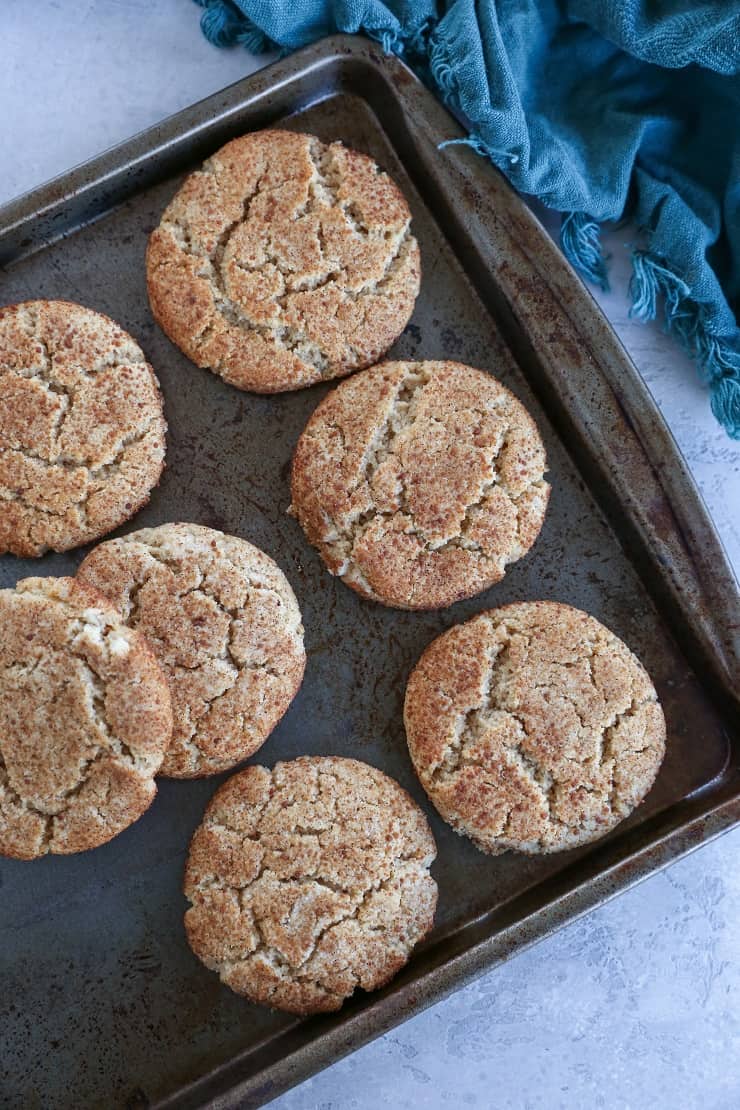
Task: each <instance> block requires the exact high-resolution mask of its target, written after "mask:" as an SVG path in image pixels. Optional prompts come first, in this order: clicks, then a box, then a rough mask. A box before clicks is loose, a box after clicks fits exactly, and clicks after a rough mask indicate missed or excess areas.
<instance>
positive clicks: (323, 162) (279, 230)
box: [147, 131, 419, 392]
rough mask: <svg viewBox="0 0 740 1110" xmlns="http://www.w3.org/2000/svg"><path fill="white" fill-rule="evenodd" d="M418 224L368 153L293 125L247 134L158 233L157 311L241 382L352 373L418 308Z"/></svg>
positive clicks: (210, 363) (175, 335)
mask: <svg viewBox="0 0 740 1110" xmlns="http://www.w3.org/2000/svg"><path fill="white" fill-rule="evenodd" d="M410 220H411V216H410V213H409V210H408V206H407V204H406V202H405V200H404V198H403V196H402V195H401V193H400V191H399V190H398V188H397V187H396V185H395V184H394V183H393V182H392V181H391V179H390V178H389V177H388V176H387V175H386V174H383V173H381V172H380V171H379V170H378V168H377V167H376V166H375V164H374V163H373V162H372V161H371V160H370V159H369V158H367V157H366V156H365V155H361V154H358V153H357V152H354V151H350V150H346V149H345V148H344V147H342V146H341V144H339V143H334V144H331V145H330V146H325V145H324V144H322V143H320V142H319V140H318V139H316V138H314V137H312V136H306V135H298V134H293V133H290V132H272V131H271V132H257V133H254V134H252V135H247V136H244V137H243V138H242V139H237V140H234V141H233V142H232V143H229V144H227V145H226V147H224V148H222V150H220V151H218V152H217V153H216V154H215V155H214V156H213V157H212V158H210V159H209V160H208V161H207V162H206V163H205V164H204V165H203V167H202V169H201V170H200V171H198V172H197V173H195V174H193V175H191V177H189V178H188V179H187V181H186V182H185V184H184V185H183V187H182V188H181V190H180V192H179V193H178V194H177V195H176V196H175V198H174V199H173V201H172V202H171V204H170V205H169V206H168V208H167V209H166V211H165V213H164V215H163V217H162V221H161V224H160V226H159V228H158V229H157V230H156V231H155V232H154V233H153V235H152V237H151V239H150V244H149V250H148V254H147V272H148V286H149V294H150V300H151V303H152V309H153V311H154V314H155V316H156V317H157V319H158V321H159V323H160V324H161V326H162V327H163V328H164V330H165V331H166V332H167V334H168V335H169V336H170V338H171V339H172V340H173V341H174V342H175V343H177V344H178V345H179V346H180V347H181V348H182V350H183V351H185V353H186V354H187V355H188V356H189V357H190V358H192V359H193V360H194V361H195V362H196V363H197V364H198V365H199V366H203V367H207V368H209V369H212V370H214V371H215V372H216V373H218V374H220V375H221V376H222V377H224V378H225V379H226V380H227V381H229V382H231V383H232V384H234V385H237V386H239V387H240V388H244V389H254V390H257V391H260V392H275V391H280V390H284V389H294V388H299V387H300V386H302V385H307V384H310V383H311V382H314V381H320V380H322V379H326V378H332V377H336V376H338V375H341V374H345V373H348V372H350V371H351V370H353V369H357V368H359V367H361V366H366V365H368V364H369V363H370V362H373V361H376V360H377V358H378V357H380V355H381V354H382V353H383V352H384V351H385V350H387V348H388V347H389V346H390V345H391V344H392V343H393V342H394V340H395V339H396V338H397V336H398V335H399V334H400V332H401V331H402V330H403V328H404V326H405V325H406V323H407V321H408V318H409V316H410V315H411V311H412V309H413V305H414V301H415V299H416V295H417V293H418V288H419V250H418V244H417V243H416V240H415V239H414V237H413V236H412V235H411V233H410V230H409V225H410Z"/></svg>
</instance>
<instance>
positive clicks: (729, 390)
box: [710, 377, 740, 439]
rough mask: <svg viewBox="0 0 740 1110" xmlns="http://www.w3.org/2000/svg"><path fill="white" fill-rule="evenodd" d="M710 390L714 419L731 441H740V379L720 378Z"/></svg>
mask: <svg viewBox="0 0 740 1110" xmlns="http://www.w3.org/2000/svg"><path fill="white" fill-rule="evenodd" d="M710 389H711V398H710V404H711V406H712V412H713V413H714V416H715V418H716V419H717V420H718V421H719V422H720V424H721V425H722V427H723V428H724V429H725V431H726V432H727V434H728V436H730V437H731V439H740V378H729V377H724V378H720V379H719V380H718V381H715V382H712V384H711V387H710Z"/></svg>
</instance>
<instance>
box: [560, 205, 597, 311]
mask: <svg viewBox="0 0 740 1110" xmlns="http://www.w3.org/2000/svg"><path fill="white" fill-rule="evenodd" d="M560 245H561V247H562V248H563V253H564V254H565V257H566V258H567V259H568V261H569V262H570V263H571V264H572V265H573V266H575V268H576V270H578V272H579V273H581V274H583V276H584V277H585V278H586V279H587V280H588V281H591V282H593V283H594V285H598V286H600V288H601V289H603V290H604V292H605V293H606V292H607V291H608V289H609V279H608V277H607V274H606V262H607V260H606V258H605V257H604V255H603V254H602V253H601V242H600V231H599V225H598V223H597V222H596V220H592V219H591V217H590V216H587V215H586V213H585V212H566V213H565V215H564V216H563V222H562V224H561V225H560Z"/></svg>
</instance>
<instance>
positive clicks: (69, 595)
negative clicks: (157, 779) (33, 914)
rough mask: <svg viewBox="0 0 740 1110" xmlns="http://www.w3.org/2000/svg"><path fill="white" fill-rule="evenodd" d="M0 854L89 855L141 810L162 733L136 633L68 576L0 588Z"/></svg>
mask: <svg viewBox="0 0 740 1110" xmlns="http://www.w3.org/2000/svg"><path fill="white" fill-rule="evenodd" d="M0 625H1V626H2V635H1V636H0V854H2V855H5V856H14V857H16V858H18V859H34V858H35V857H37V856H42V855H44V854H46V853H47V852H58V853H68V852H81V851H83V850H84V849H86V848H95V847H97V846H98V845H99V844H104V843H105V841H107V840H110V839H111V837H113V836H115V835H116V834H117V833H119V832H121V831H122V830H123V829H125V828H126V827H127V826H128V825H131V824H132V823H133V822H134V821H136V820H137V818H139V817H141V815H142V813H144V811H145V810H146V809H147V808H148V807H149V805H150V803H151V801H152V799H153V798H154V795H155V794H156V787H155V784H154V776H155V775H156V773H157V771H158V770H159V767H160V764H161V763H162V757H163V756H164V753H165V751H166V749H167V745H168V744H169V740H170V734H171V731H172V709H171V706H170V694H169V688H168V686H167V680H166V678H165V676H164V674H163V673H162V670H161V668H160V666H159V664H158V663H157V661H156V659H155V658H154V655H153V653H152V651H151V648H150V647H149V645H148V644H147V642H146V640H145V639H144V637H143V636H140V635H139V633H138V632H132V631H131V629H129V628H126V627H125V626H124V625H123V624H122V623H121V619H120V617H119V616H118V614H117V613H116V612H115V610H114V609H113V607H112V606H111V605H110V604H109V602H108V601H107V600H106V599H105V598H104V597H102V596H101V595H100V594H98V593H96V591H95V590H92V589H90V587H89V586H85V585H83V584H82V583H80V582H77V581H76V580H75V579H73V578H26V579H24V580H23V581H22V582H19V583H18V584H17V585H16V587H15V589H12V590H0Z"/></svg>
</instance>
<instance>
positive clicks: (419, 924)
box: [185, 757, 436, 1013]
mask: <svg viewBox="0 0 740 1110" xmlns="http://www.w3.org/2000/svg"><path fill="white" fill-rule="evenodd" d="M434 856H435V845H434V841H433V839H432V835H431V832H430V830H429V827H428V825H427V823H426V820H425V818H424V815H423V814H422V812H421V810H419V809H418V807H417V806H416V805H415V803H414V802H413V801H412V800H411V798H409V796H408V795H407V794H406V793H405V792H404V791H403V790H402V789H401V788H400V787H399V786H398V785H397V784H396V783H395V782H393V780H391V779H389V778H387V776H385V775H383V774H382V773H381V772H379V771H377V770H375V769H374V768H372V767H368V766H367V765H366V764H362V763H358V762H357V761H355V760H348V759H339V758H332V757H326V758H321V757H316V758H311V757H304V758H302V759H298V760H294V761H293V762H291V763H278V764H277V765H276V767H275V769H274V770H273V771H272V772H270V771H268V770H267V769H266V768H263V767H250V768H248V769H247V770H246V771H244V772H242V773H241V774H239V775H235V776H234V777H233V778H232V779H230V780H229V781H228V782H227V783H226V784H225V785H224V786H223V787H222V788H221V790H219V791H218V792H217V794H216V795H215V797H214V799H213V801H212V803H211V805H210V806H209V808H208V810H207V811H206V815H205V818H204V822H203V824H202V825H201V826H200V828H199V829H198V830H197V831H196V833H195V836H194V837H193V841H192V844H191V848H190V854H189V859H188V865H187V870H186V876H185V894H186V896H187V897H188V899H189V900H190V902H191V908H190V909H189V910H188V911H187V913H186V916H185V923H186V928H187V932H188V939H189V941H190V944H191V947H192V948H193V950H194V951H195V953H196V955H197V956H199V958H200V959H201V960H203V962H204V963H205V964H206V965H207V966H208V967H210V968H212V969H213V970H216V971H218V973H219V975H220V976H221V978H222V980H223V981H224V982H225V983H226V984H227V985H228V986H230V987H232V989H234V990H236V991H238V992H239V993H242V994H247V995H248V996H249V997H250V998H252V999H253V1000H254V1001H257V1002H262V1003H266V1004H267V1005H273V1006H277V1007H278V1008H281V1009H285V1010H289V1011H291V1012H294V1013H312V1012H317V1011H322V1010H332V1009H336V1008H337V1007H338V1006H339V1005H341V1003H342V1001H343V1000H344V998H346V997H348V996H349V995H350V994H351V993H352V992H353V991H354V990H355V988H356V987H358V986H361V987H363V988H364V989H366V990H373V989H376V988H377V987H379V986H381V985H383V983H385V982H386V981H387V980H388V979H389V978H390V977H392V975H394V974H395V973H396V972H397V971H398V970H399V969H400V967H401V966H402V965H403V964H405V963H406V961H407V960H408V957H409V955H410V953H411V950H412V949H413V947H414V946H415V944H417V943H418V941H419V940H420V939H421V938H422V937H423V936H424V935H425V934H426V933H427V931H428V930H429V928H430V927H431V924H432V921H433V916H434V909H435V905H436V884H435V883H434V880H433V879H432V878H431V876H430V875H429V866H430V864H431V862H432V860H433V859H434Z"/></svg>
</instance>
